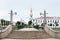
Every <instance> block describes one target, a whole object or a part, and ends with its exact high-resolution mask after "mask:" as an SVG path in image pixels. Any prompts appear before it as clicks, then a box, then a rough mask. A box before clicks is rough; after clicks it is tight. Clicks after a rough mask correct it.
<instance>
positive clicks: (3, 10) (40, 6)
mask: <svg viewBox="0 0 60 40" xmlns="http://www.w3.org/2000/svg"><path fill="white" fill-rule="evenodd" d="M30 8H32V14H33V18H37V17H40V16H41V15H40V13H43V12H44V10H46V12H47V13H48V14H47V16H60V0H0V19H5V20H10V14H9V13H10V11H11V10H12V11H13V13H15V12H17V15H15V14H14V15H13V21H20V20H21V19H22V20H23V21H25V22H28V21H29V18H30V16H29V15H30Z"/></svg>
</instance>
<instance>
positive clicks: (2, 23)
mask: <svg viewBox="0 0 60 40" xmlns="http://www.w3.org/2000/svg"><path fill="white" fill-rule="evenodd" d="M1 25H2V26H5V25H6V26H8V25H9V21H7V20H4V19H1Z"/></svg>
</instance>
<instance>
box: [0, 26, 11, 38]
mask: <svg viewBox="0 0 60 40" xmlns="http://www.w3.org/2000/svg"><path fill="white" fill-rule="evenodd" d="M11 31H12V25H8V26H7V27H6V28H5V29H3V30H1V31H0V38H4V37H6V36H7V35H8V34H9V33H10V32H11Z"/></svg>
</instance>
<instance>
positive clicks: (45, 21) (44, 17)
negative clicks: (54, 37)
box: [40, 10, 48, 25]
mask: <svg viewBox="0 0 60 40" xmlns="http://www.w3.org/2000/svg"><path fill="white" fill-rule="evenodd" d="M46 14H48V13H46V11H45V10H44V13H40V15H44V25H45V24H46V23H47V22H46Z"/></svg>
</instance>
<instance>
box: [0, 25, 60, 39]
mask: <svg viewBox="0 0 60 40" xmlns="http://www.w3.org/2000/svg"><path fill="white" fill-rule="evenodd" d="M13 27H14V26H13V25H8V27H6V28H5V29H3V30H0V38H21V39H22V38H23V39H24V38H26V39H28V38H33V39H39V38H60V31H55V30H53V29H51V28H48V26H47V25H46V24H45V26H44V30H42V31H41V30H35V31H16V30H13Z"/></svg>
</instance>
